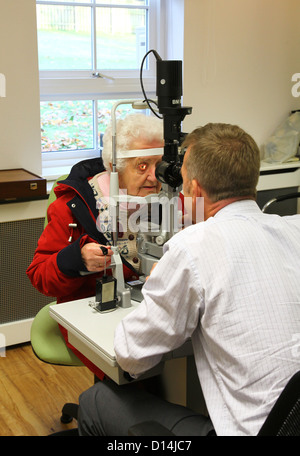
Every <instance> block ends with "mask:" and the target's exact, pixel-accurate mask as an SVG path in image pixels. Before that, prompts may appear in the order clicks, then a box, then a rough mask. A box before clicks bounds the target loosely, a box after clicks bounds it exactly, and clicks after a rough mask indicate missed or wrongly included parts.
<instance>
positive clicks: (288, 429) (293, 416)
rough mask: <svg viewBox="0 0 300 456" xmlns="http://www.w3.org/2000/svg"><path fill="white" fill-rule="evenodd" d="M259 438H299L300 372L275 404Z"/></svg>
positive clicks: (291, 380)
mask: <svg viewBox="0 0 300 456" xmlns="http://www.w3.org/2000/svg"><path fill="white" fill-rule="evenodd" d="M258 435H259V436H300V371H299V372H297V373H296V374H295V375H294V376H293V377H292V378H291V379H290V381H289V382H288V384H287V385H286V387H285V388H284V390H283V391H282V393H281V394H280V396H279V398H278V399H277V401H276V402H275V404H274V406H273V408H272V410H271V412H270V413H269V415H268V417H267V419H266V421H265V423H264V424H263V426H262V428H261V429H260V431H259V433H258Z"/></svg>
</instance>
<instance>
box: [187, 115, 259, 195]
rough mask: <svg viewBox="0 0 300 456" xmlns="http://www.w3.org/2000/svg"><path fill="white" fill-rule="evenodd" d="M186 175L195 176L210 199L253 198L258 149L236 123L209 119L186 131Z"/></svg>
mask: <svg viewBox="0 0 300 456" xmlns="http://www.w3.org/2000/svg"><path fill="white" fill-rule="evenodd" d="M189 146H190V153H189V156H188V157H187V160H186V169H187V177H188V179H189V180H192V179H196V180H197V181H198V183H199V184H200V185H201V186H202V187H203V189H204V190H205V192H206V193H207V195H208V197H209V198H210V199H211V201H212V202H216V201H220V200H223V199H227V198H233V197H239V196H241V197H243V196H251V197H254V198H256V186H257V182H258V178H259V169H260V152H259V148H258V146H257V144H256V142H255V141H254V139H253V138H252V137H251V136H250V135H249V134H247V133H246V132H245V131H244V130H242V129H241V128H240V127H238V126H236V125H229V124H222V123H209V124H207V125H205V126H204V127H199V128H196V129H195V130H194V131H192V132H191V133H190V134H188V135H187V136H186V138H185V140H184V142H183V144H182V147H186V148H187V147H189Z"/></svg>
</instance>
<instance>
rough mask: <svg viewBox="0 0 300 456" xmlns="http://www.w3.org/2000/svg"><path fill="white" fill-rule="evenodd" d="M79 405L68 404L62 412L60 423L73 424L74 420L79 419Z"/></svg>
mask: <svg viewBox="0 0 300 456" xmlns="http://www.w3.org/2000/svg"><path fill="white" fill-rule="evenodd" d="M77 414H78V404H72V403H66V404H65V405H64V406H63V408H62V411H61V417H60V421H61V422H62V423H64V424H68V423H71V421H72V420H73V418H76V419H77Z"/></svg>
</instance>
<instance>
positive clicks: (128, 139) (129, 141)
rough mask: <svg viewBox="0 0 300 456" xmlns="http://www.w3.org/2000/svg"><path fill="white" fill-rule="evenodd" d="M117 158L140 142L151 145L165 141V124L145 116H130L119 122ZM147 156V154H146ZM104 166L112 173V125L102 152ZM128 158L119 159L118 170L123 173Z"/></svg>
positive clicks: (106, 133) (106, 134)
mask: <svg viewBox="0 0 300 456" xmlns="http://www.w3.org/2000/svg"><path fill="white" fill-rule="evenodd" d="M116 130H117V157H118V150H119V151H123V152H124V151H128V150H134V149H135V148H137V145H138V143H139V142H140V141H142V142H144V143H146V144H147V143H149V144H151V143H152V142H153V141H160V142H162V141H163V123H162V121H161V120H160V119H158V118H157V117H153V116H146V115H144V114H129V115H127V116H126V117H125V118H124V119H119V120H118V121H117V126H116ZM145 155H147V154H145ZM102 159H103V164H104V166H105V168H106V170H107V171H109V172H110V171H111V169H110V163H112V125H111V124H110V125H109V126H108V127H107V129H106V130H105V133H104V136H103V150H102ZM126 162H127V159H126V158H119V159H118V158H117V163H116V165H117V169H118V171H122V170H123V169H124V168H125V166H126Z"/></svg>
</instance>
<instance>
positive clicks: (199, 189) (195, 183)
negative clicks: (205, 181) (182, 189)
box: [191, 179, 203, 198]
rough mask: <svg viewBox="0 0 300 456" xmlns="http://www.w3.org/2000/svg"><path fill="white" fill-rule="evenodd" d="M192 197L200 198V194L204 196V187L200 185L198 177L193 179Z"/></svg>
mask: <svg viewBox="0 0 300 456" xmlns="http://www.w3.org/2000/svg"><path fill="white" fill-rule="evenodd" d="M191 190H192V197H193V198H198V197H200V196H203V191H202V187H201V186H200V185H199V183H198V181H197V180H196V179H193V180H192V188H191Z"/></svg>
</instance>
